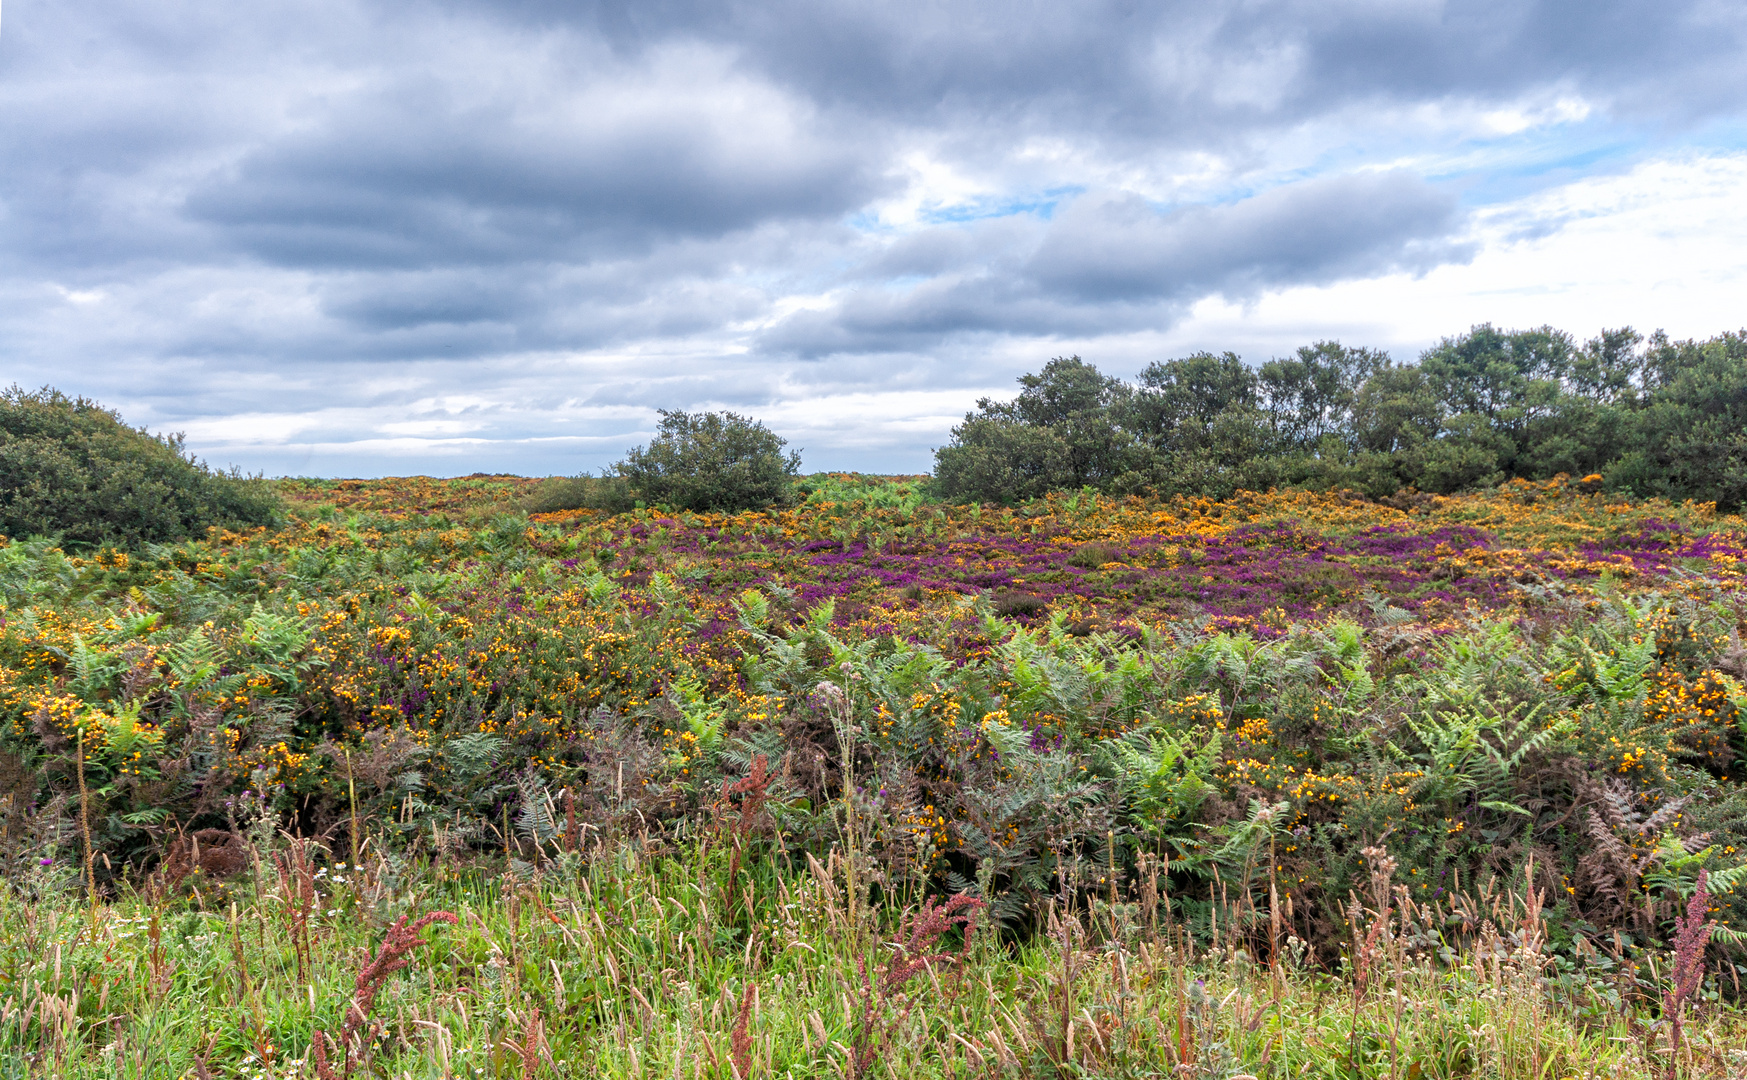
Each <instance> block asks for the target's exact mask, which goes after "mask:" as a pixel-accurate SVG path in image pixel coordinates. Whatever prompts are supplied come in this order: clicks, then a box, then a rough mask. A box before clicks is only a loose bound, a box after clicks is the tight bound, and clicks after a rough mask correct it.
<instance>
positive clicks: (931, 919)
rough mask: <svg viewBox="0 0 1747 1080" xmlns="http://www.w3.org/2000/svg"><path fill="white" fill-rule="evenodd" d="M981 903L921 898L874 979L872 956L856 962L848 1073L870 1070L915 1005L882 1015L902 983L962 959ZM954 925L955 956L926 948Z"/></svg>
mask: <svg viewBox="0 0 1747 1080" xmlns="http://www.w3.org/2000/svg"><path fill="white" fill-rule="evenodd" d="M984 906H985V905H984V903H983V901H981V900H979V899H977V898H976V897H974V896H969V895H967V894H965V893H959V894H958V895H957V896H954V897H953V898H952V899H950V900H948V901H947V902H946V903H944V904H935V903H934V902H933V901H932V900H927V899H925V900H923V901H922V907H921V909H920V910H919V911H917V912H916V914H915V915H914V916H912V917H911V918H910V919H909V920H908V929H909V936H908V937H907V938H906V939H905V940H904V941H903V942H902V943H900V944H899V945H898V955H897V956H894V957H893V958H892V960H891V961H890V962H889V963H887V964H886V966H885V968H884V969H883V970H882V971H881V972H880V975H879V978H878V979H875V978H874V970H873V961H872V960H871V959H864V960H863V961H862V973H861V976H862V994H861V1006H860V1008H859V1009H858V1010H857V1015H856V1018H855V1045H854V1046H853V1047H852V1048H851V1049H850V1056H849V1072H850V1076H852V1077H855V1078H857V1080H859V1078H861V1077H865V1076H871V1075H872V1074H873V1066H874V1062H876V1061H878V1060H879V1057H880V1054H881V1052H882V1051H884V1049H885V1047H886V1044H887V1043H888V1042H890V1041H891V1037H892V1035H893V1033H894V1032H896V1031H897V1029H898V1027H899V1025H901V1024H903V1022H904V1021H905V1020H906V1019H907V1018H908V1017H909V1015H910V1010H912V1009H914V1008H915V1007H916V1001H917V999H916V998H914V997H912V998H910V999H909V1000H908V1001H905V1002H904V1004H903V1008H902V1010H901V1011H899V1013H898V1014H897V1015H896V1016H893V1017H891V1018H890V1019H889V1020H888V1019H886V1015H887V1011H888V1006H889V1005H891V1003H892V1002H893V1001H894V1000H895V999H899V998H901V996H902V991H903V989H904V984H906V983H908V982H909V981H910V980H911V979H913V978H915V977H916V976H917V975H920V974H922V973H923V972H924V971H927V970H928V967H929V965H930V964H935V963H958V962H960V961H962V960H963V959H964V956H965V953H966V952H968V951H969V950H970V946H971V935H972V934H973V933H975V932H976V928H977V912H978V911H980V910H982V908H983V907H984ZM954 926H959V927H963V928H964V945H963V947H962V948H961V949H960V951H959V953H958V955H956V956H954V955H953V954H952V953H944V952H941V953H934V952H930V951H929V950H930V949H933V948H934V947H935V945H936V944H937V943H939V941H940V939H941V937H942V936H943V935H944V934H945V933H946V932H947V931H948V930H951V929H952V928H953V927H954ZM742 1080H744V1078H742Z"/></svg>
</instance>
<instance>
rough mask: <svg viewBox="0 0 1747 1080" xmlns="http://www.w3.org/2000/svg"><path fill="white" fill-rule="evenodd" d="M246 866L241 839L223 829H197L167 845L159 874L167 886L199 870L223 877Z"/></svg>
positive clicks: (246, 861)
mask: <svg viewBox="0 0 1747 1080" xmlns="http://www.w3.org/2000/svg"><path fill="white" fill-rule="evenodd" d="M248 865H249V849H248V847H247V846H246V845H245V844H244V843H243V838H242V837H240V836H238V835H237V834H236V833H233V832H228V831H226V830H224V829H201V830H199V831H198V832H195V833H193V834H192V835H190V834H188V833H182V834H180V835H178V836H177V837H176V839H175V840H173V841H171V842H170V850H169V851H167V852H166V853H165V854H164V862H163V866H162V867H161V872H162V873H163V876H164V882H165V883H166V884H167V885H169V886H170V887H172V888H174V887H175V886H177V885H179V884H181V882H182V879H183V878H186V877H187V876H188V875H189V874H192V873H193V872H194V871H196V870H199V871H201V872H202V873H204V874H205V875H206V876H207V877H212V878H224V877H230V876H231V875H233V874H237V873H241V872H242V871H243V870H244V869H245V868H247V867H248Z"/></svg>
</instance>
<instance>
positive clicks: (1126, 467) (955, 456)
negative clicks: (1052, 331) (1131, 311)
mask: <svg viewBox="0 0 1747 1080" xmlns="http://www.w3.org/2000/svg"><path fill="white" fill-rule="evenodd" d="M1019 385H1020V387H1021V389H1020V392H1019V396H1018V397H1017V398H1016V399H1014V400H1013V401H1005V402H999V401H993V400H991V399H989V398H982V399H980V400H978V402H977V411H976V412H972V413H966V414H965V418H964V423H962V424H960V425H958V426H957V427H955V428H953V429H952V441H951V442H950V443H948V444H947V445H946V446H943V447H941V448H940V449H938V450H936V451H935V453H934V483H935V488H936V490H937V491H938V492H939V493H940V494H941V495H942V496H943V497H945V498H948V499H976V500H986V501H992V502H1014V501H1017V500H1021V499H1029V498H1036V497H1038V496H1041V495H1045V494H1048V493H1049V492H1051V491H1059V490H1062V489H1064V488H1078V487H1083V486H1086V485H1091V486H1093V487H1096V488H1099V489H1101V490H1105V491H1118V490H1120V491H1134V490H1140V489H1143V488H1144V487H1145V486H1146V485H1147V483H1148V476H1147V472H1148V463H1149V461H1150V460H1151V455H1150V454H1149V452H1148V450H1147V448H1146V447H1145V446H1143V445H1141V444H1140V442H1139V441H1138V440H1137V439H1136V438H1135V436H1134V434H1133V433H1132V432H1130V431H1128V430H1126V429H1125V428H1124V427H1123V426H1122V424H1121V423H1120V420H1121V418H1122V416H1123V415H1124V412H1125V410H1126V408H1127V406H1128V403H1129V401H1130V398H1131V396H1132V395H1131V392H1130V390H1129V388H1128V386H1127V385H1126V384H1124V383H1123V382H1122V380H1120V379H1115V378H1111V377H1109V376H1106V375H1103V374H1101V373H1100V372H1099V371H1098V369H1097V368H1095V367H1093V366H1092V365H1091V364H1088V363H1086V362H1085V361H1084V360H1081V359H1080V358H1079V357H1078V356H1067V357H1061V356H1058V357H1056V358H1055V359H1053V360H1051V361H1050V362H1049V363H1047V364H1045V365H1044V367H1043V371H1041V372H1039V373H1038V374H1035V375H1031V374H1027V375H1024V376H1022V377H1021V378H1020V379H1019Z"/></svg>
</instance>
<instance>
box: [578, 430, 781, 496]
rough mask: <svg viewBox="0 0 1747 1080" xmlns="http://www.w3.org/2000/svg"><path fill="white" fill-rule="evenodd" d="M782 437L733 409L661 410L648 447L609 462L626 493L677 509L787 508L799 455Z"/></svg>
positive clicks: (639, 448) (641, 447) (642, 447)
mask: <svg viewBox="0 0 1747 1080" xmlns="http://www.w3.org/2000/svg"><path fill="white" fill-rule="evenodd" d="M785 445H787V443H786V440H784V439H783V438H781V437H780V436H778V435H777V434H776V433H774V432H772V431H771V430H770V429H769V428H767V427H765V426H764V425H763V424H762V423H760V422H759V421H756V420H753V419H751V418H749V417H745V416H741V415H739V414H738V413H732V412H720V413H685V412H668V411H666V410H663V411H662V413H661V427H660V430H659V432H658V434H657V435H656V436H655V438H654V439H653V440H651V441H650V443H649V445H648V446H640V447H638V448H637V449H635V450H633V451H631V453H630V454H629V455H628V456H627V457H626V458H625V460H624V461H621V462H619V463H618V464H617V465H615V466H614V467H613V469H614V472H615V473H617V475H618V477H619V478H620V479H622V480H623V481H624V484H625V486H626V488H627V489H628V490H629V493H630V495H631V496H632V497H633V498H635V499H637V500H638V501H641V502H643V503H645V504H647V505H651V506H653V505H661V506H667V507H672V508H673V509H676V510H704V511H734V510H751V509H756V508H759V507H765V506H773V505H774V506H786V505H788V504H789V503H790V502H792V501H794V499H795V488H794V480H795V477H796V475H797V474H798V473H799V471H800V466H801V455H800V454H799V453H798V452H795V451H791V452H789V453H787V454H784V453H783V447H784V446H785Z"/></svg>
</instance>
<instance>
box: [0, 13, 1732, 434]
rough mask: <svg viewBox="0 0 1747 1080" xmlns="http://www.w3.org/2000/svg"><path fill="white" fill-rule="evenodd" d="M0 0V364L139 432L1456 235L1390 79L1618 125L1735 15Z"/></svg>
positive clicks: (464, 391) (1358, 271) (1720, 80)
mask: <svg viewBox="0 0 1747 1080" xmlns="http://www.w3.org/2000/svg"><path fill="white" fill-rule="evenodd" d="M6 14H7V18H6V22H5V33H4V36H3V37H0V120H3V122H0V342H3V343H4V344H0V381H11V380H14V379H16V380H18V381H20V382H27V383H30V382H34V383H41V382H43V381H45V380H46V379H48V378H51V377H52V378H54V379H55V380H56V381H58V382H60V383H61V384H62V385H63V386H64V387H66V388H67V389H70V390H74V391H78V392H86V393H91V394H95V395H97V396H99V397H104V396H106V395H110V394H120V395H123V396H124V397H125V398H126V399H127V400H131V401H136V402H142V403H146V404H147V405H148V406H149V407H150V408H151V409H152V410H154V411H153V413H152V417H154V418H156V419H157V420H162V421H163V422H164V423H165V425H166V426H174V425H175V424H177V423H178V422H179V421H180V420H182V419H186V418H198V417H201V416H228V415H233V414H236V413H238V412H239V411H244V412H246V411H247V410H246V409H239V404H238V403H239V402H240V401H244V400H246V399H247V397H248V394H249V387H250V386H255V387H257V388H258V391H257V392H258V393H259V394H260V395H261V396H262V404H261V408H263V409H267V410H270V409H272V408H275V407H278V406H279V405H281V404H283V403H285V402H287V401H295V402H296V405H297V407H298V408H311V409H313V408H316V407H317V405H318V403H320V402H322V401H324V400H325V401H328V402H329V404H330V406H331V407H333V408H336V409H338V408H340V407H341V406H343V405H345V404H347V403H349V402H352V401H356V400H363V399H364V396H365V395H363V394H362V393H361V392H360V391H359V390H358V389H357V387H359V386H363V385H366V384H367V385H369V386H370V387H372V389H371V390H370V391H369V395H371V396H370V398H369V399H370V400H372V401H384V402H388V401H394V400H411V398H412V397H414V396H417V395H426V396H440V395H438V391H437V390H434V389H432V387H433V385H434V383H433V382H432V380H435V379H438V378H439V375H438V374H436V373H440V378H441V379H442V380H444V382H443V385H442V387H441V391H442V393H444V394H450V395H468V394H472V395H475V396H483V397H490V396H491V395H492V394H494V393H497V392H499V391H500V390H502V391H503V392H504V393H509V391H507V390H503V388H504V387H506V386H509V385H510V382H508V381H506V379H508V378H509V377H508V376H506V375H505V372H506V371H507V372H521V371H533V370H539V371H542V372H548V371H549V372H551V373H549V374H543V375H541V376H540V377H539V378H537V379H535V378H533V377H532V376H530V377H529V380H530V381H524V382H521V383H516V384H515V385H516V386H519V387H522V389H520V390H517V391H515V392H516V393H520V394H523V395H524V399H525V400H533V398H528V397H526V395H528V394H530V393H532V390H530V389H528V387H536V386H537V387H538V388H539V389H540V391H541V393H542V394H545V393H547V392H549V391H551V390H552V387H551V385H549V384H550V383H551V382H552V381H553V380H559V381H560V382H562V380H564V379H567V378H569V379H574V380H575V385H566V386H565V387H564V391H565V392H564V393H563V394H562V395H560V396H562V397H563V399H564V400H566V401H571V402H589V401H594V402H596V403H597V404H599V405H601V406H602V407H603V408H605V407H606V406H608V405H611V406H612V407H614V408H629V407H632V406H636V405H641V406H652V405H667V404H690V403H692V402H693V401H697V400H703V399H702V398H697V397H695V396H694V397H693V398H692V399H690V400H689V401H684V400H680V399H679V398H677V397H672V396H667V397H664V396H663V395H668V394H682V393H683V394H693V395H698V394H702V395H708V396H709V400H717V401H736V402H745V401H755V400H758V399H760V398H761V396H762V397H763V398H766V399H771V400H775V399H776V398H779V397H781V396H782V395H783V394H784V393H788V392H791V391H793V392H796V393H805V392H810V390H809V389H808V388H816V387H819V386H823V385H827V384H829V385H830V386H832V387H834V388H836V389H839V390H844V391H845V392H847V391H851V390H853V389H854V388H855V387H858V386H859V387H863V388H866V389H874V388H878V387H881V386H890V385H896V384H897V383H901V384H902V385H903V386H904V387H905V388H906V389H907V390H914V391H915V392H918V393H920V392H924V391H927V390H929V389H930V388H945V387H954V386H958V385H961V384H962V383H963V382H964V380H965V379H967V378H970V377H972V376H970V375H967V374H966V372H967V371H970V370H973V369H977V365H976V364H968V365H967V363H966V362H965V357H966V356H967V355H968V354H967V352H966V350H967V349H970V350H972V351H974V349H975V348H976V345H975V343H976V342H979V341H985V340H988V341H993V340H995V339H1002V340H1018V339H1027V338H1029V339H1035V340H1037V341H1039V342H1046V341H1053V340H1057V339H1060V338H1063V337H1079V338H1085V339H1088V340H1090V339H1094V338H1096V337H1098V336H1099V335H1103V334H1110V333H1121V332H1126V331H1133V330H1147V329H1152V330H1158V329H1162V328H1168V327H1169V326H1170V325H1172V323H1173V321H1174V320H1177V319H1179V318H1180V317H1181V315H1182V313H1183V312H1184V311H1185V310H1187V309H1188V307H1189V306H1190V305H1192V304H1193V303H1195V302H1196V301H1197V300H1199V299H1201V298H1203V297H1207V296H1214V295H1223V296H1226V297H1230V298H1237V299H1247V298H1251V297H1255V296H1257V295H1259V294H1261V293H1263V292H1266V291H1267V290H1270V289H1278V288H1284V287H1290V286H1294V285H1314V284H1323V283H1329V282H1333V281H1338V280H1343V279H1352V278H1364V277H1369V276H1375V275H1380V274H1386V273H1395V272H1403V271H1405V272H1410V273H1418V272H1422V271H1426V270H1429V269H1432V268H1434V267H1436V266H1438V265H1443V264H1446V263H1449V262H1459V261H1461V260H1464V259H1466V258H1468V257H1469V256H1470V254H1471V248H1470V247H1468V246H1467V245H1468V241H1467V240H1466V239H1465V230H1466V229H1467V222H1468V220H1469V218H1468V214H1467V209H1466V207H1467V204H1466V203H1464V202H1463V201H1462V200H1463V198H1464V192H1465V191H1467V190H1469V187H1468V186H1467V180H1466V179H1465V178H1464V177H1463V176H1462V175H1460V173H1461V167H1460V166H1448V165H1438V164H1436V163H1435V162H1436V161H1438V160H1443V159H1446V158H1448V157H1450V156H1452V155H1446V154H1445V153H1444V151H1446V150H1449V149H1450V147H1448V146H1438V147H1433V148H1432V149H1433V150H1435V151H1436V152H1431V153H1426V154H1423V155H1417V156H1416V152H1417V151H1420V150H1425V149H1426V147H1423V146H1406V145H1405V144H1404V143H1403V139H1406V138H1408V137H1407V136H1403V135H1401V131H1402V130H1404V125H1405V127H1411V126H1412V125H1411V124H1407V123H1406V122H1404V121H1402V120H1401V117H1403V116H1406V115H1409V114H1412V113H1414V111H1415V110H1429V111H1431V112H1439V111H1440V110H1441V111H1444V112H1450V113H1458V112H1461V111H1462V110H1468V111H1470V112H1473V111H1483V110H1486V109H1504V110H1510V109H1517V108H1522V109H1528V110H1530V111H1532V110H1533V109H1534V108H1536V107H1539V106H1540V105H1544V104H1545V103H1546V102H1547V101H1550V100H1552V99H1555V98H1559V99H1571V100H1574V101H1579V102H1581V103H1582V105H1583V107H1584V108H1585V109H1587V110H1588V111H1589V113H1588V114H1589V115H1593V116H1595V117H1597V118H1599V119H1598V120H1597V121H1595V122H1596V123H1598V124H1603V125H1613V127H1611V128H1610V129H1609V130H1610V131H1617V132H1619V137H1618V139H1617V140H1616V141H1618V142H1621V143H1632V142H1634V141H1637V142H1645V141H1647V140H1654V139H1659V138H1668V137H1670V133H1671V132H1678V131H1681V130H1696V129H1697V127H1698V126H1699V125H1702V124H1704V123H1706V122H1707V121H1715V120H1718V119H1719V118H1722V119H1728V118H1739V117H1740V116H1741V114H1742V111H1743V105H1744V104H1747V65H1742V64H1741V63H1740V57H1741V55H1742V54H1743V45H1744V44H1747V8H1744V7H1743V6H1741V5H1734V4H1723V3H1718V2H1717V0H1665V2H1660V3H1649V2H1643V0H1600V2H1594V3H1583V4H1578V3H1575V2H1565V0H1558V2H1554V0H1542V2H1524V0H1406V2H1400V3H1380V2H1377V0H1246V2H1241V3H1239V2H1233V3H1225V4H1208V3H1205V2H1193V3H1191V2H1189V0H1164V2H1160V3H1153V4H1136V3H1132V2H1129V0H1086V2H1080V3H1074V4H1055V5H1045V4H1035V3H1030V2H1027V3H1013V2H992V0H975V2H973V0H927V2H920V0H899V2H893V3H888V4H868V3H849V2H847V0H806V2H802V0H758V2H753V0H725V2H724V0H712V2H703V0H638V2H636V3H631V2H623V3H602V2H594V3H591V2H577V0H404V2H397V3H393V4H390V3H386V2H384V0H298V2H296V3H293V2H291V0H260V2H259V3H255V4H250V5H244V6H237V5H234V4H231V5H227V4H220V3H217V2H216V0H173V2H172V3H170V4H163V3H154V4H148V3H145V2H144V0H91V2H89V3H83V4H60V5H52V4H26V5H13V10H8V11H7V13H6ZM1461 137H1462V136H1452V137H1451V138H1453V139H1456V140H1457V141H1459V140H1460V138H1461ZM1318 140H1323V141H1326V142H1327V143H1328V145H1327V146H1317V145H1309V146H1308V148H1305V147H1302V146H1301V147H1300V148H1299V149H1296V150H1292V149H1290V148H1291V147H1294V146H1297V145H1298V144H1300V143H1305V144H1316V143H1317V141H1318ZM1373 143H1374V144H1375V145H1372V144H1373ZM1453 156H1458V157H1459V155H1453ZM1416 161H1430V162H1434V163H1433V164H1410V165H1407V166H1404V167H1399V168H1385V167H1384V166H1386V165H1388V164H1389V163H1392V162H1416ZM1185 178H1187V179H1185ZM931 185H932V186H931ZM917 192H920V194H917ZM954 200H957V201H956V202H955V201H954ZM1532 226H1533V223H1529V225H1526V226H1525V228H1529V227H1532ZM967 343H968V344H967ZM1039 347H1040V348H1042V347H1044V346H1042V345H1040V346H1039ZM596 354H599V355H600V356H602V357H607V359H605V360H602V361H601V363H603V364H607V366H606V367H598V366H591V365H594V363H595V361H594V360H593V359H588V360H587V361H586V362H585V361H584V360H583V359H577V357H596ZM948 356H950V357H952V359H950V360H949V359H944V358H945V357H948ZM555 357H556V358H564V357H570V358H571V359H570V360H568V361H565V362H568V363H572V364H573V367H572V368H568V369H565V368H550V369H548V368H546V367H542V366H541V365H545V364H549V363H556V362H557V361H555V360H553V358H555ZM822 357H829V358H830V364H829V365H819V364H817V363H814V362H813V361H815V360H817V359H818V358H822ZM990 363H994V362H993V361H990ZM418 364H426V365H430V366H429V367H428V370H427V369H425V368H420V369H419V370H420V371H425V372H426V374H421V375H418V376H417V377H414V376H413V375H410V374H408V375H406V376H405V378H403V379H400V381H396V380H397V378H399V375H397V373H406V372H411V371H413V370H414V369H413V368H412V367H409V366H408V365H418ZM613 364H622V365H629V367H630V368H631V369H632V371H631V373H630V374H627V373H626V372H625V371H621V370H620V369H618V368H614V367H612V365H613ZM785 365H786V366H785ZM824 367H829V368H830V371H829V372H826V371H824V370H822V369H823V368H824ZM977 370H980V369H977ZM318 371H319V373H320V374H319V375H316V374H313V373H315V372H318ZM566 371H569V372H570V373H571V374H565V372H566ZM300 372H301V373H304V374H299V373H300ZM578 373H580V374H578ZM306 376H307V377H306ZM516 377H517V378H521V376H519V375H518V376H516ZM1008 377H1010V373H1003V376H1002V379H1003V381H1005V379H1006V378H1008ZM397 387H399V389H397ZM407 387H411V389H407ZM785 388H787V389H785ZM796 388H799V389H796ZM324 395H326V396H325V397H324ZM396 395H399V398H397V397H396ZM639 395H642V396H641V397H640V396H639ZM421 400H422V399H421ZM541 400H545V399H544V398H541ZM288 407H289V406H288ZM446 407H448V408H452V409H454V410H457V411H456V412H455V415H456V416H457V417H462V416H465V417H473V416H477V415H485V414H488V413H489V414H490V415H498V413H493V412H491V410H484V409H483V407H478V408H475V407H474V406H468V408H469V409H473V410H474V411H472V412H466V411H464V410H462V407H461V406H459V405H453V406H446ZM540 408H545V406H544V405H542V406H540ZM482 410H483V411H482ZM499 412H502V410H499ZM346 422H348V423H349V422H351V421H346ZM591 422H592V421H591ZM599 422H600V423H603V424H609V426H611V425H618V427H617V428H614V430H618V429H620V428H622V427H623V426H624V424H625V423H627V422H628V421H626V420H625V418H624V417H623V416H621V415H619V414H613V416H612V417H611V418H610V422H609V420H601V421H599ZM324 423H329V422H328V421H324ZM331 423H332V424H341V423H342V421H339V420H333V421H331ZM453 423H454V424H457V425H458V424H462V423H463V421H462V420H459V419H457V420H454V421H453ZM551 423H552V424H556V423H557V421H552V422H551ZM549 426H550V425H549ZM324 430H325V429H324ZM542 430H545V429H542Z"/></svg>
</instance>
